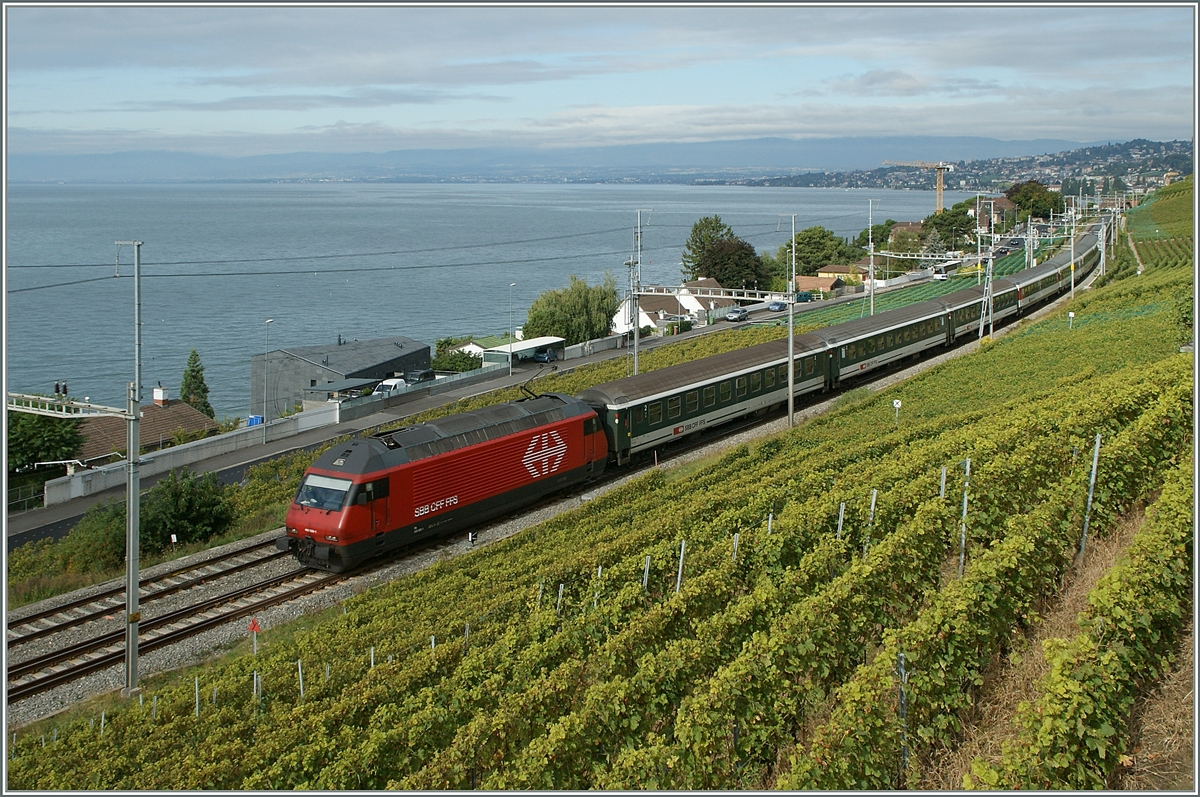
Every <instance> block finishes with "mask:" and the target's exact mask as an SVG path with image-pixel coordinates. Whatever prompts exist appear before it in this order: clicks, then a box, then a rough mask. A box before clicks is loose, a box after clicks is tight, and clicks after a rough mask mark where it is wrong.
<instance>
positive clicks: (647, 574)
mask: <svg viewBox="0 0 1200 797" xmlns="http://www.w3.org/2000/svg"><path fill="white" fill-rule="evenodd" d="M649 583H650V554H646V569H645V570H643V571H642V589H645V588H646V585H647V584H649Z"/></svg>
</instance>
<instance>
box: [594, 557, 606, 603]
mask: <svg viewBox="0 0 1200 797" xmlns="http://www.w3.org/2000/svg"><path fill="white" fill-rule="evenodd" d="M603 572H604V565H597V566H596V592H595V593H594V594H593V595H592V608H593V609H595V608H596V606H597V605H598V604H599V603H600V574H601V573H603Z"/></svg>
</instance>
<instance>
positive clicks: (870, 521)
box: [863, 490, 879, 561]
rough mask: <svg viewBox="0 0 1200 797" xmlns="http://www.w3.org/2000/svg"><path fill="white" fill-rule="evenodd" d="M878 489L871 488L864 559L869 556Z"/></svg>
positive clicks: (864, 541) (864, 542)
mask: <svg viewBox="0 0 1200 797" xmlns="http://www.w3.org/2000/svg"><path fill="white" fill-rule="evenodd" d="M878 493H879V491H878V490H871V513H870V514H869V515H867V538H866V539H865V540H863V560H864V561H865V560H866V558H867V550H868V549H869V548H870V547H871V527H872V526H874V525H875V496H876V495H878Z"/></svg>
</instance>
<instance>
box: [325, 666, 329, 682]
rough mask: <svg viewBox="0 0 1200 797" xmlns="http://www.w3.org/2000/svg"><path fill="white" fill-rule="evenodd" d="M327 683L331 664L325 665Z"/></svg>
mask: <svg viewBox="0 0 1200 797" xmlns="http://www.w3.org/2000/svg"><path fill="white" fill-rule="evenodd" d="M325 683H329V665H328V664H326V665H325Z"/></svg>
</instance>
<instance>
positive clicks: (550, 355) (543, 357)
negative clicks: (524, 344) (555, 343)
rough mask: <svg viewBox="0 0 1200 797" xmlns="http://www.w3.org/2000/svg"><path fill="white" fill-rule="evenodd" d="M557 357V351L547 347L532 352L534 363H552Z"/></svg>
mask: <svg viewBox="0 0 1200 797" xmlns="http://www.w3.org/2000/svg"><path fill="white" fill-rule="evenodd" d="M557 359H558V352H557V351H555V350H554V349H551V348H549V347H544V348H541V349H538V350H537V351H535V352H534V353H533V361H534V362H535V363H552V362H554V361H555V360H557Z"/></svg>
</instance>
